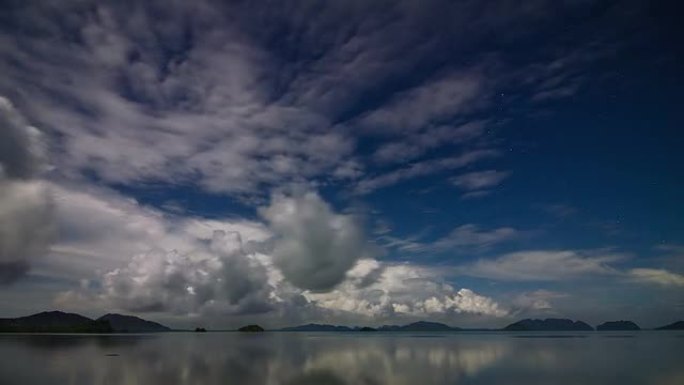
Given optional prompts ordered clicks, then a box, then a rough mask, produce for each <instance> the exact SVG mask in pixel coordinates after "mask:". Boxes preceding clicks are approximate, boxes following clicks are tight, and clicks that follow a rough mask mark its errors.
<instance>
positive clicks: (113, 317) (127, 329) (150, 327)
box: [97, 313, 171, 333]
mask: <svg viewBox="0 0 684 385" xmlns="http://www.w3.org/2000/svg"><path fill="white" fill-rule="evenodd" d="M97 321H106V322H109V324H110V325H111V327H112V329H113V330H114V331H115V332H117V333H149V332H167V331H169V330H171V329H170V328H169V327H166V326H164V325H162V324H159V323H156V322H152V321H147V320H144V319H142V318H138V317H134V316H132V315H122V314H112V313H110V314H106V315H103V316H102V317H100V318H98V319H97Z"/></svg>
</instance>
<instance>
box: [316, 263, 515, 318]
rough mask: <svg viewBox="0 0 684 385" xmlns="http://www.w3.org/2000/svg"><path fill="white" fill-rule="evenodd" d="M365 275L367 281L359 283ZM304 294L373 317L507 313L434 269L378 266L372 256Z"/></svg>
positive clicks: (329, 305) (337, 308) (324, 304)
mask: <svg viewBox="0 0 684 385" xmlns="http://www.w3.org/2000/svg"><path fill="white" fill-rule="evenodd" d="M369 276H372V277H373V279H372V282H371V283H369V284H368V283H367V284H363V285H360V284H359V283H360V282H364V280H365V279H366V278H367V277H369ZM305 295H306V297H307V298H308V299H310V300H312V301H315V303H316V304H317V306H319V307H322V308H325V309H329V310H332V311H338V312H349V313H354V314H358V315H362V316H365V317H374V318H391V317H396V316H406V317H420V316H426V315H433V316H434V315H440V314H460V313H469V314H479V315H484V316H494V317H502V316H504V315H506V314H507V311H506V310H505V309H504V308H503V307H502V306H501V305H499V304H498V303H496V302H495V301H494V300H493V299H491V298H488V297H485V296H482V295H479V294H476V293H475V292H473V291H472V290H470V289H465V288H463V289H455V288H454V287H453V286H452V285H450V284H447V283H445V282H444V281H443V279H442V278H441V277H440V274H439V273H438V272H437V271H435V270H432V269H430V268H426V267H421V266H416V265H411V264H386V265H384V266H382V265H380V263H379V262H378V261H376V260H372V259H362V260H359V261H358V262H357V264H356V265H355V266H354V268H353V269H352V270H350V271H349V273H348V279H347V280H345V281H344V282H343V283H342V284H341V285H339V286H338V287H336V288H335V289H334V290H333V291H331V292H328V293H308V294H305Z"/></svg>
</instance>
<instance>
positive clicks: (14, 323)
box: [0, 311, 684, 333]
mask: <svg viewBox="0 0 684 385" xmlns="http://www.w3.org/2000/svg"><path fill="white" fill-rule="evenodd" d="M474 330H477V331H513V332H515V331H592V330H598V331H611V330H622V331H638V330H642V329H641V328H640V327H639V326H638V325H637V324H636V323H634V322H632V321H625V320H621V321H608V322H604V323H602V324H600V325H598V326H597V327H596V329H594V328H593V327H592V326H590V325H589V324H587V323H586V322H583V321H579V320H576V321H573V320H570V319H565V318H546V319H532V318H527V319H523V320H520V321H517V322H514V323H511V324H509V325H507V326H506V327H504V328H501V329H484V328H480V329H478V328H468V329H466V328H459V327H454V326H449V325H446V324H443V323H439V322H430V321H418V322H413V323H409V324H406V325H383V326H380V327H370V326H353V327H349V326H340V325H328V324H316V323H309V324H304V325H298V326H290V327H285V328H280V329H273V331H282V332H366V331H377V332H454V331H474ZM653 330H684V321H676V322H673V323H671V324H668V325H664V326H660V327H657V328H654V329H653ZM170 331H189V330H182V329H172V328H170V327H168V326H165V325H162V324H160V323H157V322H153V321H149V320H145V319H142V318H139V317H136V316H131V315H123V314H116V313H108V314H105V315H103V316H102V317H99V318H97V319H91V318H88V317H85V316H82V315H80V314H76V313H66V312H62V311H46V312H41V313H37V314H33V315H29V316H26V317H18V318H0V333H157V332H170ZM206 331H207V330H206V329H205V328H203V327H198V328H196V329H195V332H206ZM237 331H240V332H263V331H265V329H264V328H263V327H261V326H259V325H256V324H250V325H246V326H243V327H241V328H239V329H237Z"/></svg>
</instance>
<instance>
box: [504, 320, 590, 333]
mask: <svg viewBox="0 0 684 385" xmlns="http://www.w3.org/2000/svg"><path fill="white" fill-rule="evenodd" d="M503 330H507V331H580V330H581V331H585V330H594V328H592V327H591V326H589V325H588V324H586V323H585V322H582V321H572V320H569V319H559V318H547V319H545V320H540V319H524V320H521V321H518V322H515V323H512V324H510V325H508V326H506V327H505V328H504V329H503Z"/></svg>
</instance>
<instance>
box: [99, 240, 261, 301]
mask: <svg viewBox="0 0 684 385" xmlns="http://www.w3.org/2000/svg"><path fill="white" fill-rule="evenodd" d="M102 286H103V293H102V296H103V297H104V299H106V300H107V301H111V303H113V304H114V306H115V307H116V308H121V309H126V310H130V311H137V312H140V311H142V312H145V311H148V312H149V311H168V312H173V313H181V314H198V313H221V314H242V313H250V314H254V313H259V312H265V311H268V310H270V307H271V305H270V298H269V294H270V292H271V290H272V288H271V287H270V286H269V284H268V275H267V272H266V268H265V267H264V265H263V264H262V263H261V262H259V260H258V259H257V258H256V257H255V256H254V255H253V254H248V253H246V252H245V251H244V249H243V245H242V239H241V238H240V234H238V233H226V232H224V231H216V232H214V234H213V236H212V238H211V240H210V241H209V243H208V244H207V245H200V244H198V245H197V249H195V250H193V251H191V252H189V253H185V254H181V253H179V252H177V251H165V250H154V251H152V252H150V253H146V254H141V255H138V256H135V257H134V258H133V259H132V260H131V262H130V263H129V264H128V265H127V266H126V267H123V268H121V269H116V270H114V271H111V272H109V273H107V274H105V275H104V278H103V282H102Z"/></svg>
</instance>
